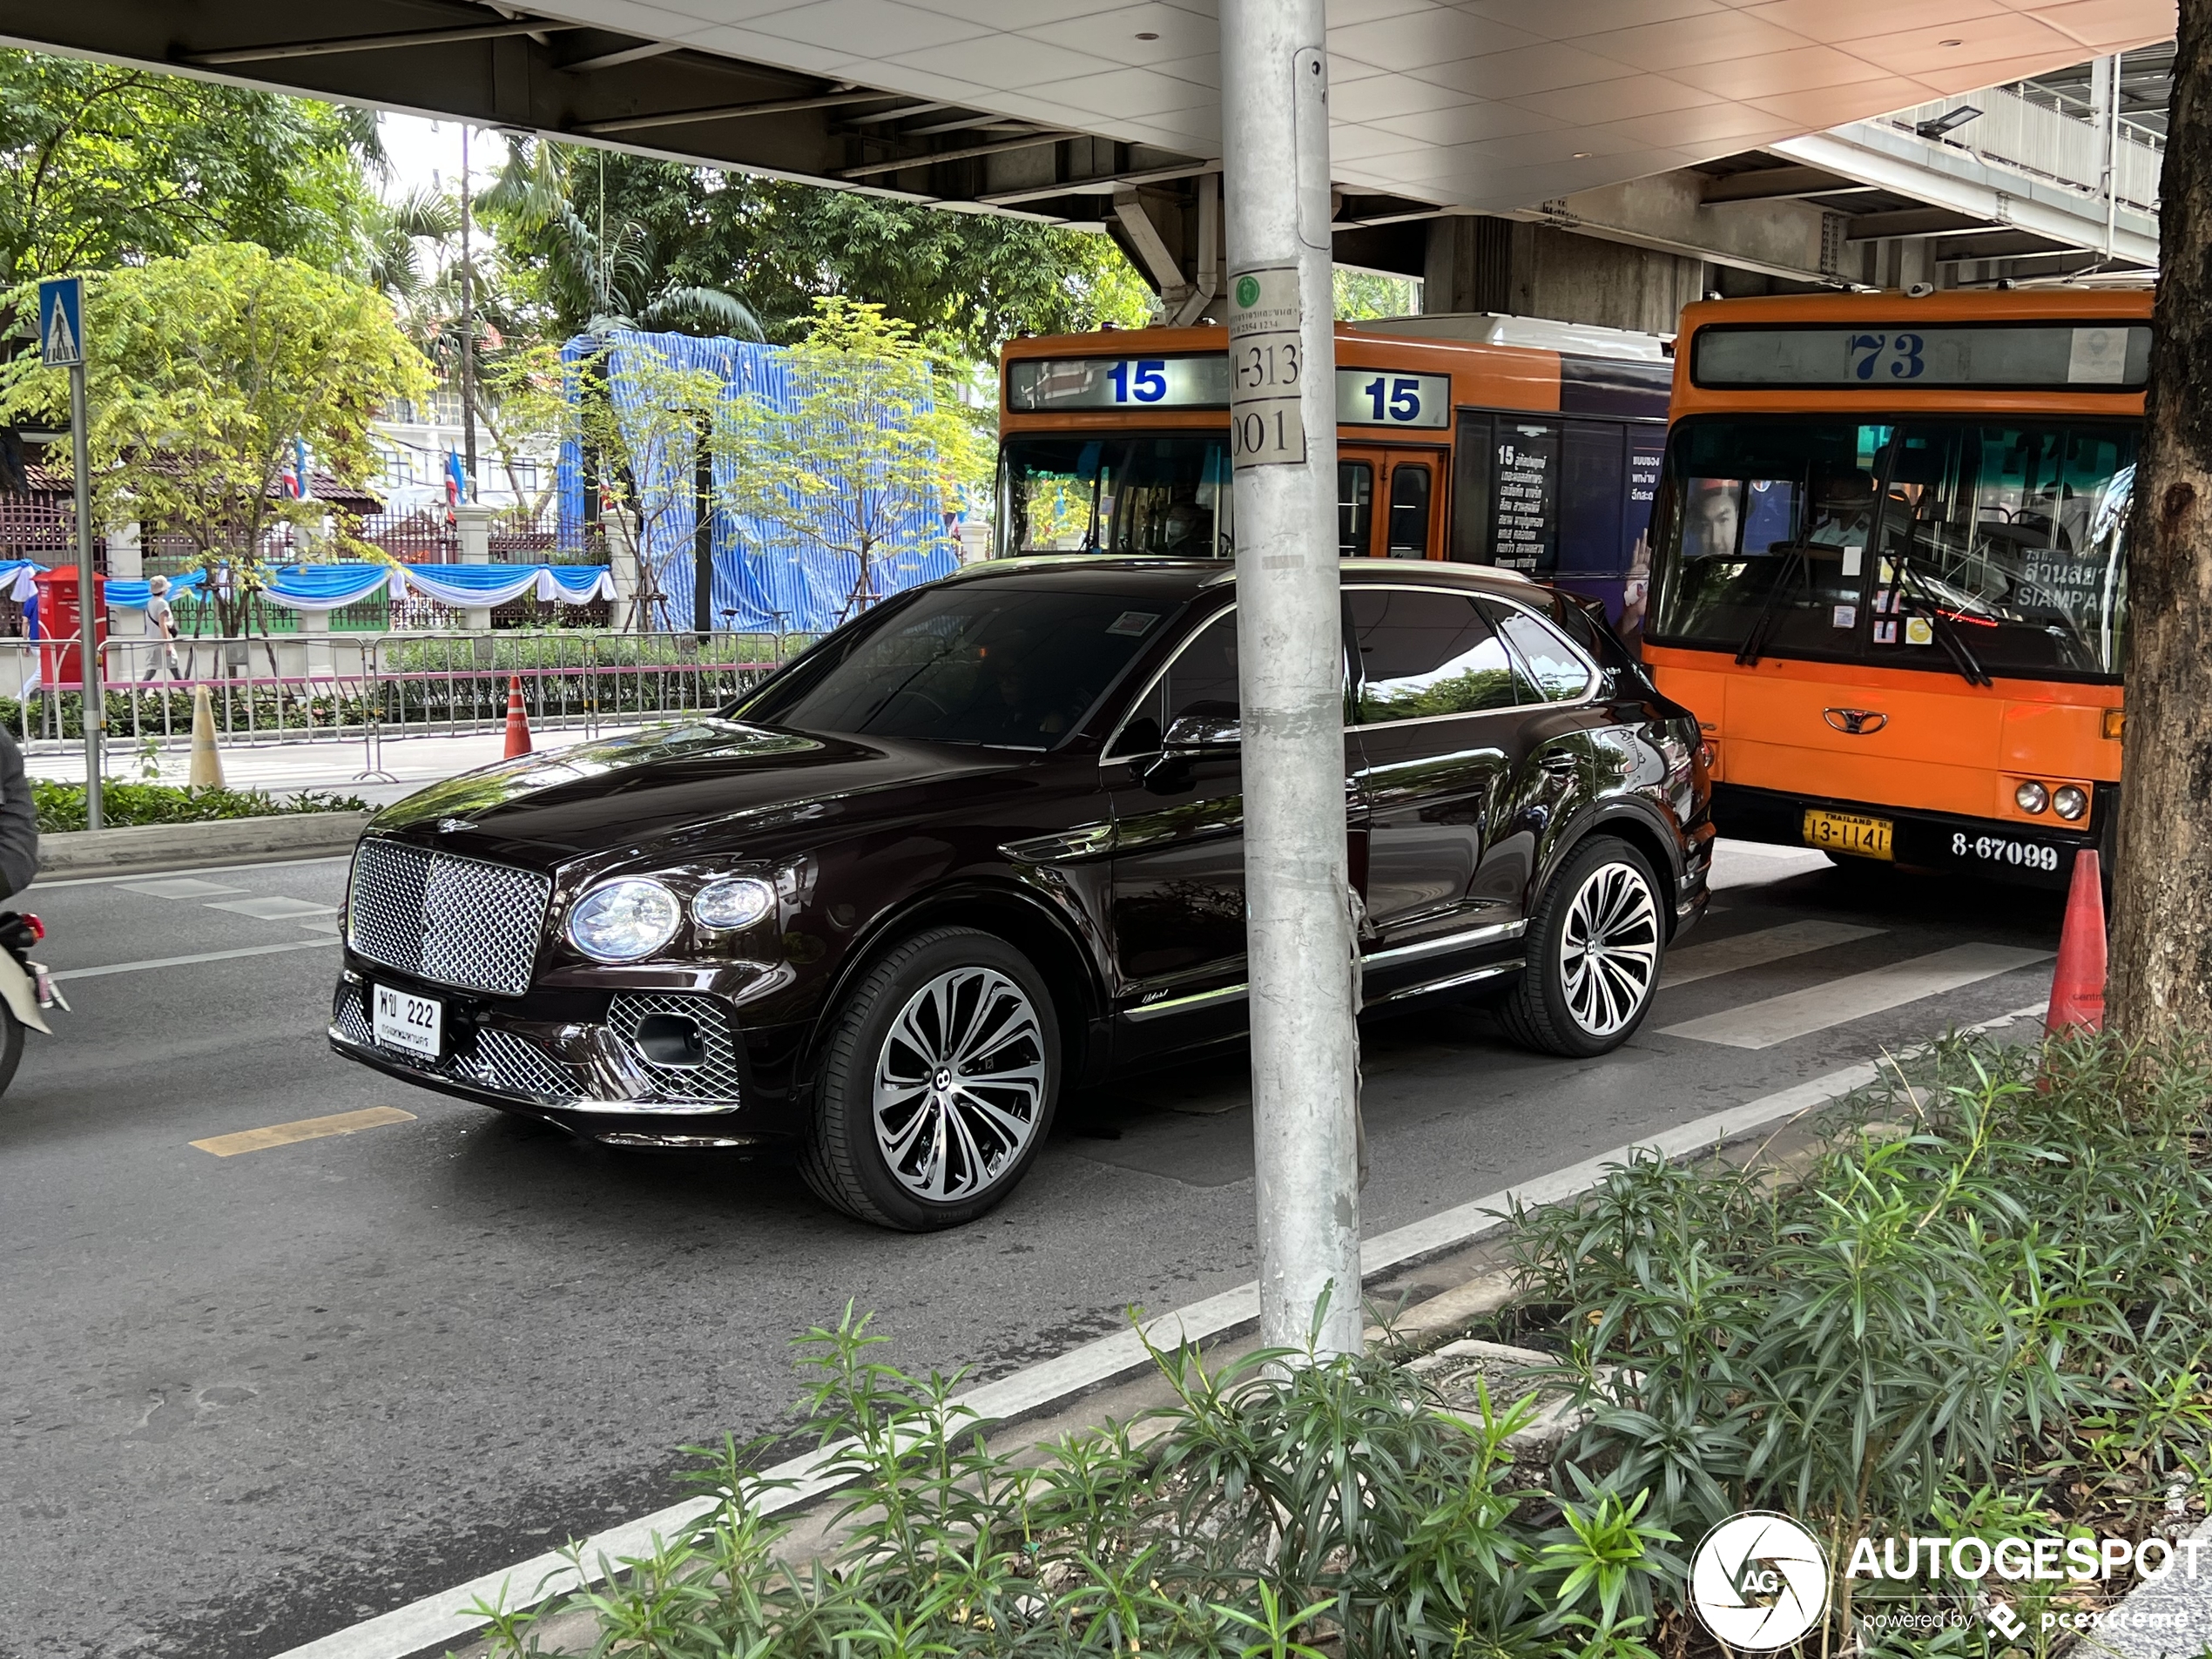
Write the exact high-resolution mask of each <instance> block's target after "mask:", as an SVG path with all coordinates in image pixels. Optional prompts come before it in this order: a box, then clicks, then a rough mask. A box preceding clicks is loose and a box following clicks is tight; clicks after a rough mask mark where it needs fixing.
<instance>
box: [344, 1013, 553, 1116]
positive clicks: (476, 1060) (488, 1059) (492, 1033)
mask: <svg viewBox="0 0 2212 1659" xmlns="http://www.w3.org/2000/svg"><path fill="white" fill-rule="evenodd" d="M330 1023H331V1028H333V1029H334V1031H336V1032H337V1033H338V1035H340V1036H341V1037H343V1038H345V1039H346V1041H347V1042H357V1043H360V1044H361V1045H362V1046H363V1047H364V1048H373V1049H375V1050H376V1053H377V1055H379V1056H380V1057H381V1058H382V1059H385V1060H389V1061H392V1062H395V1063H396V1064H399V1065H402V1066H407V1067H408V1068H410V1069H414V1070H415V1071H421V1072H428V1073H429V1074H430V1075H432V1076H438V1077H450V1078H452V1079H454V1080H455V1082H468V1083H475V1085H476V1086H477V1087H478V1088H480V1089H497V1090H499V1091H500V1092H501V1093H502V1094H506V1095H526V1096H530V1097H531V1098H532V1099H548V1100H558V1101H572V1100H581V1099H583V1098H584V1097H585V1096H586V1095H587V1094H588V1093H589V1092H590V1091H589V1090H587V1089H585V1088H584V1087H583V1082H582V1081H581V1079H580V1078H579V1077H578V1076H577V1072H576V1070H575V1069H574V1068H572V1067H570V1066H569V1065H567V1064H565V1063H564V1062H561V1061H559V1060H556V1059H555V1058H554V1057H553V1056H552V1055H550V1054H548V1053H546V1051H545V1050H544V1049H541V1048H539V1047H538V1046H537V1044H536V1043H535V1042H531V1041H530V1040H529V1038H528V1037H519V1036H516V1035H515V1034H514V1033H513V1032H512V1031H502V1030H500V1029H498V1028H496V1027H492V1026H479V1027H478V1028H476V1030H475V1035H474V1036H473V1037H472V1038H470V1039H469V1045H468V1046H469V1053H468V1054H467V1055H462V1054H461V1053H460V1052H458V1050H457V1049H455V1050H448V1053H447V1055H446V1057H445V1058H444V1059H443V1060H441V1061H440V1062H438V1063H437V1064H435V1066H434V1065H430V1064H428V1063H427V1062H424V1061H423V1060H421V1058H419V1057H418V1056H416V1055H411V1054H408V1053H405V1052H404V1051H402V1050H401V1049H388V1048H385V1047H383V1046H382V1045H381V1044H380V1043H378V1042H377V1041H376V1034H375V1031H374V1028H373V1027H372V1026H371V1024H370V1022H369V1018H368V999H367V997H365V996H364V995H362V992H361V987H359V986H357V985H341V986H340V987H339V988H338V998H337V1001H335V1002H334V1004H333V1005H332V1008H331V1013H330Z"/></svg>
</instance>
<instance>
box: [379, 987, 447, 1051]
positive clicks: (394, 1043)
mask: <svg viewBox="0 0 2212 1659" xmlns="http://www.w3.org/2000/svg"><path fill="white" fill-rule="evenodd" d="M370 1010H371V1012H370V1019H369V1028H370V1031H371V1034H372V1035H374V1037H375V1038H376V1041H377V1042H379V1043H380V1044H381V1045H382V1046H383V1047H385V1048H387V1049H399V1050H401V1052H402V1053H405V1054H411V1055H417V1056H419V1057H420V1058H421V1059H424V1060H435V1059H437V1058H438V1057H439V1055H441V1054H442V1052H443V1050H442V1048H441V1047H440V1046H439V1045H440V1042H441V1040H442V1037H443V1036H444V1034H445V1014H446V1010H445V1004H444V1003H442V1002H441V1001H438V999H437V998H436V997H435V996H417V995H415V993H414V992H412V991H399V990H395V989H393V988H392V987H390V986H388V985H379V986H377V987H376V988H375V989H374V996H373V997H372V998H371V999H370Z"/></svg>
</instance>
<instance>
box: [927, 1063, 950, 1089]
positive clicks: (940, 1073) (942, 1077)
mask: <svg viewBox="0 0 2212 1659" xmlns="http://www.w3.org/2000/svg"><path fill="white" fill-rule="evenodd" d="M929 1081H930V1082H932V1083H934V1085H936V1087H937V1088H939V1089H950V1088H951V1087H952V1086H953V1074H952V1069H951V1068H950V1067H948V1066H940V1067H938V1068H937V1075H936V1076H934V1077H932V1078H931V1079H930V1080H929Z"/></svg>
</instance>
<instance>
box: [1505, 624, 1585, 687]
mask: <svg viewBox="0 0 2212 1659" xmlns="http://www.w3.org/2000/svg"><path fill="white" fill-rule="evenodd" d="M1494 610H1495V612H1496V615H1497V617H1498V631H1499V632H1500V633H1501V634H1503V635H1504V636H1505V637H1507V639H1508V640H1510V641H1512V642H1513V654H1514V666H1515V668H1516V669H1518V670H1519V671H1521V678H1522V682H1523V684H1524V685H1528V686H1530V687H1532V688H1533V690H1534V696H1533V697H1529V696H1524V698H1523V700H1524V701H1527V702H1542V703H1571V702H1573V701H1574V700H1575V698H1578V697H1580V696H1581V695H1582V693H1583V692H1585V691H1588V690H1589V688H1590V670H1589V664H1587V663H1585V662H1584V661H1583V660H1582V659H1581V658H1580V657H1578V656H1576V655H1575V650H1574V648H1573V647H1572V646H1570V645H1569V644H1568V643H1567V642H1566V641H1565V640H1564V639H1561V637H1559V635H1558V633H1557V632H1555V631H1554V630H1553V629H1552V628H1551V626H1550V625H1549V624H1546V623H1542V622H1539V621H1538V620H1537V619H1536V618H1535V617H1532V616H1530V615H1529V614H1528V613H1527V611H1525V610H1514V608H1513V607H1512V606H1510V605H1498V606H1495V607H1494Z"/></svg>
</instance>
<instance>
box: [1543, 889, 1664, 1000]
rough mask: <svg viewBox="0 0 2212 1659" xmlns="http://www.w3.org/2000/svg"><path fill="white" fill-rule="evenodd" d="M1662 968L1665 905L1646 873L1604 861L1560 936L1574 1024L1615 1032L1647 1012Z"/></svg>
mask: <svg viewBox="0 0 2212 1659" xmlns="http://www.w3.org/2000/svg"><path fill="white" fill-rule="evenodd" d="M1658 970H1659V905H1658V901H1657V900H1656V899H1654V898H1653V896H1652V893H1651V886H1650V884H1649V882H1647V881H1646V880H1644V878H1643V875H1642V872H1640V871H1638V870H1636V869H1635V868H1634V867H1631V866H1629V865H1626V864H1601V865H1600V866H1598V867H1597V868H1596V869H1595V870H1593V871H1591V872H1590V873H1589V874H1588V876H1587V877H1586V878H1585V879H1584V880H1583V882H1582V885H1581V887H1578V888H1577V889H1576V890H1575V897H1574V900H1573V901H1572V902H1571V903H1569V904H1568V907H1567V925H1566V927H1565V929H1564V931H1563V932H1562V933H1561V937H1560V953H1559V971H1560V981H1561V986H1560V988H1561V990H1562V991H1563V992H1564V993H1565V994H1566V997H1567V1007H1568V1012H1569V1013H1570V1014H1572V1015H1574V1018H1575V1024H1577V1025H1579V1026H1581V1028H1582V1029H1583V1030H1584V1031H1586V1032H1588V1034H1589V1035H1591V1036H1594V1037H1607V1036H1611V1035H1613V1034H1614V1033H1615V1031H1618V1030H1620V1029H1621V1028H1622V1027H1624V1026H1626V1025H1627V1024H1628V1023H1629V1022H1630V1021H1632V1020H1634V1019H1635V1017H1636V1015H1637V1014H1638V1013H1639V1012H1641V1011H1642V1008H1643V1004H1644V1000H1645V999H1646V998H1647V997H1649V995H1651V983H1652V980H1653V977H1654V976H1655V975H1656V974H1657V973H1658Z"/></svg>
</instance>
